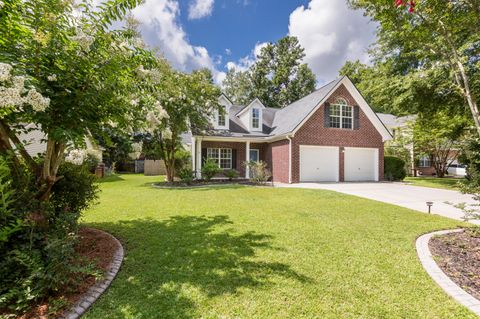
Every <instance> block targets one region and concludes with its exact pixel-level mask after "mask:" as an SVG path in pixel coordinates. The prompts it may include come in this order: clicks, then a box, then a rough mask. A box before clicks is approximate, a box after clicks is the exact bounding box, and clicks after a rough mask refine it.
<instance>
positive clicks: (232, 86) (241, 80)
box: [223, 68, 252, 105]
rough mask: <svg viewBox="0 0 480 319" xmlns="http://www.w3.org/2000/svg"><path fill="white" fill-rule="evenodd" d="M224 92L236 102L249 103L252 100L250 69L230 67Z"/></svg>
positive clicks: (224, 84)
mask: <svg viewBox="0 0 480 319" xmlns="http://www.w3.org/2000/svg"><path fill="white" fill-rule="evenodd" d="M223 87H224V89H223V90H224V93H225V94H226V95H227V96H228V98H229V99H231V100H232V101H233V102H234V103H238V104H242V105H245V104H248V103H250V102H251V100H249V99H250V97H251V95H252V94H251V87H252V86H251V82H250V77H249V73H248V71H240V70H238V71H237V70H236V69H235V68H230V69H229V70H228V71H227V76H226V77H225V80H223Z"/></svg>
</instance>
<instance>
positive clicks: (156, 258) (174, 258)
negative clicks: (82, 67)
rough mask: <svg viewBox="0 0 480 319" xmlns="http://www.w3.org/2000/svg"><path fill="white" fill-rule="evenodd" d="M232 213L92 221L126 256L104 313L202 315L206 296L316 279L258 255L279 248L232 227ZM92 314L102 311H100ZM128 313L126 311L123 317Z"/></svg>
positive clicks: (266, 238) (268, 239) (263, 237)
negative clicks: (120, 245)
mask: <svg viewBox="0 0 480 319" xmlns="http://www.w3.org/2000/svg"><path fill="white" fill-rule="evenodd" d="M231 225H232V222H231V221H230V220H229V219H228V217H226V216H213V217H205V216H200V217H198V216H174V217H171V218H170V219H168V220H165V221H157V220H151V219H141V220H133V221H120V222H118V223H98V224H89V226H91V227H97V228H100V229H105V230H107V231H109V232H111V233H113V234H114V235H116V236H117V237H118V238H119V239H121V241H122V243H123V244H124V247H125V249H126V254H127V257H126V260H125V263H124V266H123V267H122V270H121V272H120V276H119V277H118V278H117V279H116V280H115V284H114V286H113V287H114V288H113V289H112V290H111V291H110V293H111V294H112V296H110V298H109V299H110V300H113V301H115V304H111V305H110V304H107V305H106V304H105V303H103V304H102V305H101V306H100V307H103V308H102V309H99V310H98V311H101V312H104V313H108V314H109V315H111V316H113V317H119V316H123V315H124V312H122V310H121V309H124V310H125V309H128V310H129V313H131V314H133V316H134V317H136V318H151V317H155V314H156V313H161V314H162V316H161V317H165V318H197V317H201V315H202V314H201V313H196V307H195V304H196V303H198V302H199V300H198V299H199V297H198V296H199V295H200V296H203V297H200V299H202V298H206V297H208V298H209V297H215V296H221V295H224V294H235V293H241V292H239V290H241V289H243V288H249V287H250V288H255V289H261V287H264V286H268V285H269V284H272V283H273V279H274V278H276V277H283V278H289V279H293V280H297V281H300V282H311V279H309V278H308V277H306V276H304V275H302V274H299V273H297V272H295V271H294V270H292V269H291V268H290V266H289V265H287V264H283V263H279V262H267V261H264V260H259V258H256V256H257V253H258V252H259V251H260V250H268V249H276V248H274V247H272V245H271V243H270V242H271V239H272V237H271V236H270V235H266V234H259V233H255V232H245V233H242V234H235V233H234V232H233V231H231V228H230V226H231ZM95 310H96V309H95V307H94V313H93V314H92V318H93V317H94V315H98V314H96V313H95ZM122 314H123V315H122Z"/></svg>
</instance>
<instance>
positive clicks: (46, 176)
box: [37, 138, 66, 202]
mask: <svg viewBox="0 0 480 319" xmlns="http://www.w3.org/2000/svg"><path fill="white" fill-rule="evenodd" d="M65 148H66V144H64V143H60V142H57V141H55V140H53V139H51V138H49V139H48V140H47V150H46V152H45V159H44V162H43V167H42V170H41V173H40V176H38V180H39V189H40V190H39V191H38V193H37V199H38V200H39V201H42V202H43V201H47V200H48V199H49V198H50V195H51V191H52V187H53V185H54V184H55V183H56V182H57V181H58V180H59V179H60V178H61V177H58V176H57V173H58V169H59V167H60V164H61V163H62V161H63V153H64V151H65Z"/></svg>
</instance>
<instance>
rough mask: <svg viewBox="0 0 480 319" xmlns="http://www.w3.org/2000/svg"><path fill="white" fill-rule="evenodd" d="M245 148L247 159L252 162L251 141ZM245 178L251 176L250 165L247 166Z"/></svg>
mask: <svg viewBox="0 0 480 319" xmlns="http://www.w3.org/2000/svg"><path fill="white" fill-rule="evenodd" d="M245 150H246V154H245V161H246V162H247V163H249V162H250V141H247V144H246V147H245ZM245 178H250V167H248V165H246V166H245Z"/></svg>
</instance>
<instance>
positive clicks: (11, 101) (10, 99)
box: [0, 86, 23, 107]
mask: <svg viewBox="0 0 480 319" xmlns="http://www.w3.org/2000/svg"><path fill="white" fill-rule="evenodd" d="M20 93H21V91H19V90H18V89H17V88H15V87H11V88H7V87H3V86H0V107H12V106H13V107H15V106H16V107H18V106H21V105H22V104H23V98H22V96H21V95H20Z"/></svg>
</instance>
